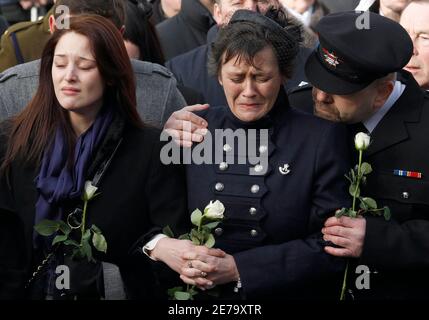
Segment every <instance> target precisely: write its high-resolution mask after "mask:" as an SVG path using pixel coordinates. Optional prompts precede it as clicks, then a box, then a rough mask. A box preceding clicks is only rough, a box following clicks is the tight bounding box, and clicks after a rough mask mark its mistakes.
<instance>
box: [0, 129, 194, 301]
mask: <svg viewBox="0 0 429 320" xmlns="http://www.w3.org/2000/svg"><path fill="white" fill-rule="evenodd" d="M2 127H4V125H2ZM121 136H122V137H123V141H122V144H121V145H120V146H119V149H118V151H117V153H116V154H115V156H114V158H113V160H112V162H111V164H110V166H109V167H108V169H107V171H106V173H105V175H104V177H103V178H102V180H101V183H100V186H99V190H98V191H100V195H99V196H98V197H96V198H95V199H94V200H92V201H91V202H90V203H89V206H88V222H87V225H88V226H89V225H91V224H95V225H97V226H98V227H99V228H100V229H101V230H102V232H103V234H104V236H105V237H106V240H107V244H108V249H107V254H98V255H97V256H96V257H97V258H98V259H99V260H103V261H107V262H110V263H114V264H116V265H118V266H119V267H120V270H121V275H122V278H123V280H124V283H125V286H126V289H127V291H128V292H127V293H128V297H129V298H149V299H150V298H154V297H157V290H158V289H159V287H156V280H155V277H154V275H153V273H152V270H153V268H152V267H153V265H152V262H151V260H150V259H149V258H147V257H146V256H145V255H143V253H141V251H140V254H135V253H132V252H133V250H134V248H135V246H134V244H136V243H144V242H145V241H147V240H148V239H149V237H150V235H151V234H152V231H155V230H157V231H159V228H162V227H164V226H165V225H170V226H172V227H173V228H175V229H176V230H179V231H180V232H182V231H184V229H185V228H186V229H187V228H188V226H186V227H184V225H185V224H187V220H188V218H187V217H185V210H186V188H185V185H184V182H185V180H184V175H183V174H184V172H183V171H182V170H179V168H177V167H174V166H164V165H162V164H161V162H160V157H159V155H160V142H159V132H158V130H156V129H151V128H144V129H136V128H134V127H131V126H126V127H125V129H124V131H121V130H120V129H118V128H116V127H115V126H114V125H113V124H112V126H111V128H110V129H109V131H108V133H107V135H106V138H105V140H104V142H103V145H102V146H101V147H100V148H99V150H98V152H97V156H96V157H95V158H94V162H93V164H94V163H100V162H102V161H103V160H105V159H106V158H108V157H110V155H111V151H112V147H115V146H116V143H113V142H114V141H116V140H118V138H119V137H121ZM7 140H8V138H7V134H2V135H1V136H0V146H1V147H2V148H3V149H4V146H5V145H6V143H7ZM3 154H4V150H2V153H1V155H0V158H2V157H3ZM93 167H94V166H93ZM96 167H98V166H95V167H94V168H96ZM90 172H91V168H90V169H89V170H88V177H90V178H92V177H93V175H92V174H90ZM37 173H38V168H35V167H34V166H30V167H28V166H23V164H22V163H21V162H18V161H16V162H14V163H13V165H12V169H11V174H10V179H9V181H10V188H9V186H8V184H7V183H6V179H5V177H4V176H3V178H2V180H1V181H0V182H1V184H0V217H1V218H0V231H1V232H0V258H1V259H0V297H1V298H15V297H20V298H22V297H28V292H24V291H23V290H22V288H23V285H24V283H25V282H26V281H27V280H28V279H29V278H30V273H31V272H33V271H34V269H35V267H36V266H37V265H39V263H40V257H39V255H40V252H38V250H35V249H33V242H32V234H33V226H34V217H35V202H36V199H37V191H36V189H35V185H34V182H33V181H34V178H35V176H36V175H37ZM79 202H80V201H79ZM184 220H185V221H184ZM71 276H72V277H73V275H72V274H71Z"/></svg>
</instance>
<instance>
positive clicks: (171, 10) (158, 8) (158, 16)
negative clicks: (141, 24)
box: [149, 0, 182, 25]
mask: <svg viewBox="0 0 429 320" xmlns="http://www.w3.org/2000/svg"><path fill="white" fill-rule="evenodd" d="M149 1H150V3H152V5H153V9H154V10H153V17H152V20H153V23H154V24H155V25H157V24H158V23H161V22H163V21H165V20H168V19H169V18H171V17H174V16H175V15H176V14H178V13H179V11H180V7H181V4H182V0H149Z"/></svg>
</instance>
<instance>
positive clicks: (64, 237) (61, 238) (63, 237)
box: [52, 234, 68, 245]
mask: <svg viewBox="0 0 429 320" xmlns="http://www.w3.org/2000/svg"><path fill="white" fill-rule="evenodd" d="M67 238H68V236H67V235H65V234H63V235H60V236H56V237H55V238H54V240H53V241H52V245H55V244H57V243H60V242H64V241H66V240H67Z"/></svg>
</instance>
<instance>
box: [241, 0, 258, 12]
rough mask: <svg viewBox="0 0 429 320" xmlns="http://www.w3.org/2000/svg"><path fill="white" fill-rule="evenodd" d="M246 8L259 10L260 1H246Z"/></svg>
mask: <svg viewBox="0 0 429 320" xmlns="http://www.w3.org/2000/svg"><path fill="white" fill-rule="evenodd" d="M244 9H247V10H251V11H255V12H256V11H258V12H259V7H258V2H257V1H255V0H248V1H246V5H245V8H244Z"/></svg>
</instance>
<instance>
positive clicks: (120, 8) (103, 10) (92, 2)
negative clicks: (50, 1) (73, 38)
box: [54, 0, 126, 29]
mask: <svg viewBox="0 0 429 320" xmlns="http://www.w3.org/2000/svg"><path fill="white" fill-rule="evenodd" d="M124 1H126V0H57V2H56V3H55V7H54V17H55V19H57V18H58V17H59V16H60V14H62V13H61V12H57V11H56V8H57V7H58V6H60V5H63V6H67V7H68V9H69V11H70V14H71V15H80V14H96V15H99V16H102V17H104V18H106V19H109V20H110V21H111V22H113V24H114V25H115V26H116V28H118V29H121V28H122V26H124V25H125V3H124Z"/></svg>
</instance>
